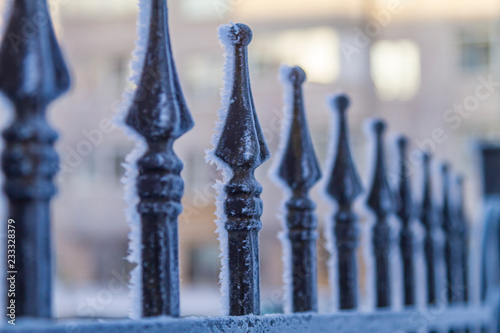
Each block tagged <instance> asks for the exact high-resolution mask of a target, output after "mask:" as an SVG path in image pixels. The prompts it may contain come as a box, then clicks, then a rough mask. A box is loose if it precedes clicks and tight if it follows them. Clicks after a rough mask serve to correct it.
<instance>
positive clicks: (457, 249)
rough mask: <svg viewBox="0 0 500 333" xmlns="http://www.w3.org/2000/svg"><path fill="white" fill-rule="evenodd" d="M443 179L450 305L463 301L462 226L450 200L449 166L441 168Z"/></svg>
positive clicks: (445, 254)
mask: <svg viewBox="0 0 500 333" xmlns="http://www.w3.org/2000/svg"><path fill="white" fill-rule="evenodd" d="M441 178H442V187H443V189H442V191H443V193H442V195H443V202H442V209H441V216H442V223H443V229H444V232H445V244H444V245H445V246H444V256H445V266H446V293H447V299H448V302H449V303H456V302H460V301H461V300H462V299H463V291H462V285H463V283H462V274H463V271H462V268H461V265H460V264H461V261H462V254H461V252H462V244H461V241H460V240H461V239H460V238H461V237H460V230H459V228H460V226H459V225H458V224H457V222H458V221H457V220H456V215H455V214H454V213H455V211H454V210H453V206H452V202H451V200H450V190H451V189H450V172H449V165H448V164H443V165H442V166H441Z"/></svg>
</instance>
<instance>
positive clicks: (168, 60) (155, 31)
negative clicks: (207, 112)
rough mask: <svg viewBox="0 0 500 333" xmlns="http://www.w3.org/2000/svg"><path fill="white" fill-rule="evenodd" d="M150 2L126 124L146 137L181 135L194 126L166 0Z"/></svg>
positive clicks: (156, 137) (157, 137)
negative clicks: (179, 73)
mask: <svg viewBox="0 0 500 333" xmlns="http://www.w3.org/2000/svg"><path fill="white" fill-rule="evenodd" d="M149 1H150V13H149V15H150V20H149V31H148V35H147V44H146V49H145V56H144V62H143V64H142V70H141V74H140V78H139V81H138V83H137V90H136V92H135V95H134V99H133V101H132V105H131V106H130V109H129V112H128V115H127V118H126V123H127V125H129V126H130V127H132V128H134V129H135V130H136V131H137V132H138V133H139V134H140V135H141V136H143V137H145V138H146V140H151V141H155V140H160V139H166V138H168V139H169V140H170V141H172V142H173V140H175V139H177V138H178V137H180V136H181V135H182V134H184V133H186V132H187V131H188V130H190V129H191V128H192V127H193V125H194V124H193V120H192V118H191V115H190V113H189V110H188V108H187V106H186V102H185V100H184V96H183V94H182V90H181V87H180V84H179V79H178V77H177V70H176V68H175V63H174V59H173V55H172V49H171V46H170V33H169V29H168V10H167V4H166V1H165V0H149Z"/></svg>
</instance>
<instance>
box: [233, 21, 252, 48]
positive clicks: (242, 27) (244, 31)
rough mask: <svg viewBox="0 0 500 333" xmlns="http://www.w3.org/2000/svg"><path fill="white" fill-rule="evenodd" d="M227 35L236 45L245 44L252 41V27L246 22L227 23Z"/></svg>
mask: <svg viewBox="0 0 500 333" xmlns="http://www.w3.org/2000/svg"><path fill="white" fill-rule="evenodd" d="M227 36H228V37H229V39H230V40H231V43H232V44H233V45H236V46H247V45H248V44H250V42H251V41H252V37H253V34H252V29H250V27H249V26H248V25H246V24H243V23H236V24H232V25H229V29H228V30H227Z"/></svg>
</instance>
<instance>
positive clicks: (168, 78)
mask: <svg viewBox="0 0 500 333" xmlns="http://www.w3.org/2000/svg"><path fill="white" fill-rule="evenodd" d="M149 9H150V15H151V16H150V22H149V32H148V36H147V43H146V50H145V52H146V55H145V56H144V63H143V64H142V71H141V74H140V79H139V82H138V84H137V90H136V92H135V95H134V98H133V101H132V105H131V106H130V109H129V113H128V115H127V118H126V123H127V125H128V126H130V127H131V128H133V129H134V130H135V131H136V132H137V133H138V134H139V135H141V136H142V137H144V138H145V140H146V142H147V145H148V150H147V151H146V152H145V154H144V155H143V156H142V157H141V158H140V159H139V160H138V161H137V168H138V171H139V175H138V177H137V180H136V186H137V194H138V196H139V198H140V202H139V203H138V205H137V211H138V213H139V215H140V216H141V242H142V246H141V258H142V262H141V263H140V264H141V265H142V316H144V317H150V316H160V315H170V316H178V315H179V262H178V261H179V259H178V244H177V243H178V239H177V238H178V235H177V234H178V232H177V217H178V215H179V214H180V212H181V211H182V205H181V203H180V200H181V197H182V194H183V191H184V183H183V181H182V178H181V177H180V172H181V170H182V167H183V165H182V161H181V160H180V159H179V158H178V157H177V156H176V155H175V153H174V151H173V148H172V146H173V143H174V141H175V140H176V139H177V138H179V137H180V136H181V135H182V134H184V133H186V132H187V131H188V130H189V129H191V128H192V127H193V121H192V119H191V116H190V114H189V111H188V109H187V106H186V104H185V101H184V97H183V95H182V91H181V88H180V84H179V80H178V78H177V73H176V69H175V64H174V60H173V57H172V50H171V46H170V36H169V31H168V18H167V15H168V12H167V6H166V1H165V0H150V8H149Z"/></svg>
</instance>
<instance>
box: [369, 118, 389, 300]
mask: <svg viewBox="0 0 500 333" xmlns="http://www.w3.org/2000/svg"><path fill="white" fill-rule="evenodd" d="M385 127H386V125H385V122H384V121H382V120H375V121H374V122H373V124H372V128H371V130H372V132H373V138H374V140H375V161H374V170H373V178H372V183H371V188H370V191H369V194H368V197H367V206H368V208H369V209H370V210H371V211H372V213H373V215H374V216H375V224H374V225H373V228H372V244H373V252H374V256H375V287H376V293H375V304H376V306H377V307H378V308H383V307H388V306H390V305H391V281H390V263H389V252H390V248H391V228H390V226H389V223H388V221H387V217H388V215H389V214H391V213H392V212H393V211H394V210H395V205H396V200H395V197H394V194H393V192H392V190H391V188H390V187H389V183H388V181H387V169H386V166H385V156H384V141H383V136H384V132H385Z"/></svg>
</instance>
